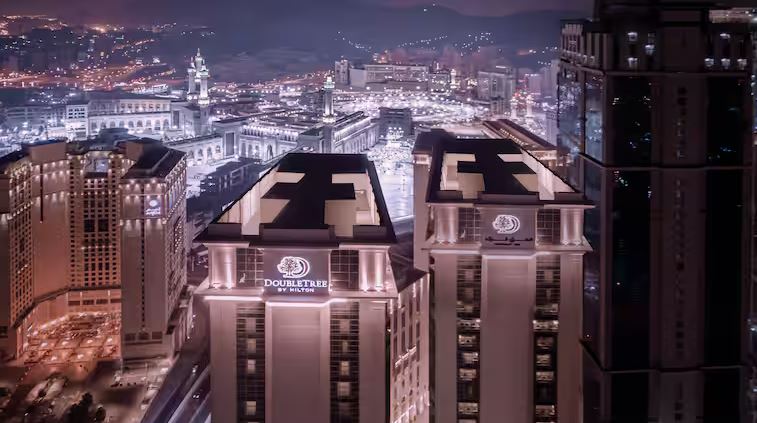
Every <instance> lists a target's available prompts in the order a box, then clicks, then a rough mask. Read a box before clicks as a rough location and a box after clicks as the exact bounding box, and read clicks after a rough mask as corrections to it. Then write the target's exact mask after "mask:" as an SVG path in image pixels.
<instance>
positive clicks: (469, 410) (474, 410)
mask: <svg viewBox="0 0 757 423" xmlns="http://www.w3.org/2000/svg"><path fill="white" fill-rule="evenodd" d="M457 412H458V413H459V414H467V415H476V414H478V403H477V402H458V403H457Z"/></svg>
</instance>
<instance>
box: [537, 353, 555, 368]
mask: <svg viewBox="0 0 757 423" xmlns="http://www.w3.org/2000/svg"><path fill="white" fill-rule="evenodd" d="M536 365H537V366H539V367H551V366H552V356H551V355H550V354H537V355H536Z"/></svg>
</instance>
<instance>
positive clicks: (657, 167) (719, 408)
mask: <svg viewBox="0 0 757 423" xmlns="http://www.w3.org/2000/svg"><path fill="white" fill-rule="evenodd" d="M716 3H718V2H717V1H697V0H691V1H687V2H683V1H668V0H661V1H618V0H606V1H597V7H596V12H595V19H594V20H591V21H588V20H587V21H575V22H566V23H565V24H564V25H563V28H562V40H561V46H560V61H561V63H560V66H561V68H560V73H559V117H558V124H559V139H558V147H559V148H560V153H561V154H562V160H563V161H564V164H565V169H566V173H565V175H566V176H567V177H568V179H569V181H570V183H571V184H572V185H573V186H574V187H576V188H577V189H580V190H581V191H583V192H584V193H585V194H586V196H587V198H588V199H589V200H591V201H592V202H593V203H594V204H595V205H596V208H595V209H592V210H589V211H588V212H587V215H586V222H585V227H586V237H587V239H588V240H589V242H590V243H591V246H592V248H593V252H590V253H589V254H587V257H586V262H585V286H584V290H583V294H584V302H583V307H584V317H583V344H584V346H585V348H584V363H585V364H584V371H585V381H584V384H583V385H584V386H583V395H584V404H583V409H584V421H585V422H586V423H595V422H636V421H660V422H691V421H697V422H738V421H741V419H742V418H743V417H744V416H745V414H746V407H745V400H744V398H745V393H746V390H747V386H746V377H745V375H746V373H745V370H744V367H743V364H744V363H745V357H746V342H745V339H746V333H747V330H746V322H747V319H746V317H747V304H748V297H749V279H750V271H749V265H750V259H751V255H750V238H751V236H752V231H751V222H750V216H751V212H750V209H751V200H750V195H751V176H750V175H751V171H752V168H751V165H752V162H751V161H752V137H751V132H752V125H751V117H752V113H751V108H752V98H751V89H750V72H751V70H752V60H753V58H752V47H751V39H750V33H749V30H748V27H747V24H746V23H738V22H713V21H712V20H711V19H710V10H711V9H713V8H715V7H717V5H716ZM728 3H732V4H733V5H736V3H737V1H728ZM742 3H743V4H746V3H749V2H748V1H742ZM752 3H753V2H752Z"/></svg>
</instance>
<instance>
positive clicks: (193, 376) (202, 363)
mask: <svg viewBox="0 0 757 423" xmlns="http://www.w3.org/2000/svg"><path fill="white" fill-rule="evenodd" d="M192 301H193V304H192V307H193V310H194V313H195V318H194V328H193V329H192V334H191V337H190V338H189V339H188V340H187V342H185V343H184V346H183V348H182V350H181V353H179V357H178V358H177V359H176V362H175V363H174V365H173V367H171V370H170V371H169V372H168V375H167V376H166V379H165V381H164V382H163V385H162V386H161V389H160V391H158V393H157V394H156V395H155V398H154V399H153V400H152V402H151V403H150V407H149V408H148V409H147V412H146V413H145V416H144V418H143V419H142V422H143V423H165V422H167V421H168V420H169V419H170V418H171V416H172V415H173V414H174V412H175V411H176V410H177V409H178V407H179V406H180V405H181V403H182V401H183V400H184V398H186V397H188V396H191V395H192V393H191V392H192V389H193V387H194V386H195V383H196V382H197V379H198V378H199V377H200V375H202V374H203V372H205V370H206V368H207V367H208V366H209V365H210V352H209V348H210V345H209V344H208V339H209V330H208V307H207V304H206V303H205V301H203V300H202V298H201V297H200V296H195V297H193V299H192ZM195 365H197V368H196V370H195V371H193V368H194V366H195ZM208 380H209V378H208ZM208 384H209V382H208ZM209 391H210V387H209V385H208V388H207V389H205V394H206V395H207V392H209Z"/></svg>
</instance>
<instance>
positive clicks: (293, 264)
mask: <svg viewBox="0 0 757 423" xmlns="http://www.w3.org/2000/svg"><path fill="white" fill-rule="evenodd" d="M279 257H280V258H279ZM313 258H314V259H316V260H317V259H318V258H319V257H317V256H316V257H313ZM269 259H270V260H271V261H270V262H268V263H266V266H265V268H266V269H267V271H266V275H265V276H266V277H265V278H264V279H263V287H264V288H265V291H266V293H268V294H273V295H292V294H306V295H328V292H329V281H328V278H326V277H323V275H319V273H323V271H318V270H319V268H320V267H324V266H322V265H320V266H319V265H318V264H319V263H311V260H312V259H308V258H305V257H301V256H295V255H284V256H280V255H279V254H266V257H265V260H269ZM273 268H275V273H276V274H275V275H272V274H271V273H273V272H272V271H274V269H273ZM327 269H328V266H325V269H324V270H326V272H327ZM269 275H270V276H269Z"/></svg>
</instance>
